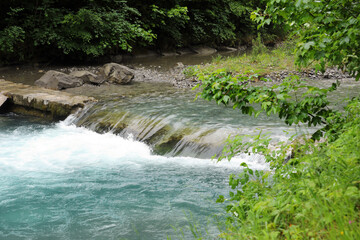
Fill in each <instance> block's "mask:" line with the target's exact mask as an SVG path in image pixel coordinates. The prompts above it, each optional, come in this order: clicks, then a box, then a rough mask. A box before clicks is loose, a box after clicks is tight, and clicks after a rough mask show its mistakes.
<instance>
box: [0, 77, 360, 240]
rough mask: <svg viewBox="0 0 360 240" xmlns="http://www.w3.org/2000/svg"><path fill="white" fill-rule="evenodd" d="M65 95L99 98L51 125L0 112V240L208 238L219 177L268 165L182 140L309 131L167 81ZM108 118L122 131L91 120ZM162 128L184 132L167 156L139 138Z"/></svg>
mask: <svg viewBox="0 0 360 240" xmlns="http://www.w3.org/2000/svg"><path fill="white" fill-rule="evenodd" d="M23 73H24V74H21V73H20V74H15V75H11V76H10V75H9V76H4V78H6V79H10V80H11V79H13V80H14V81H16V80H18V81H20V82H22V81H23V80H22V79H27V81H28V80H29V76H30V77H31V74H29V72H23ZM33 75H34V77H33V78H34V79H33V80H35V79H36V77H38V75H39V73H38V72H37V71H35V72H34V74H33ZM33 80H31V81H33ZM317 84H318V85H320V86H321V85H326V84H328V81H326V80H325V81H323V82H321V81H318V82H317ZM94 89H95V90H94ZM74 91H75V92H74V93H77V94H88V95H91V96H95V97H97V98H99V99H102V100H101V101H99V102H98V103H97V104H95V105H94V106H91V107H90V108H89V109H85V110H84V112H80V113H77V114H76V115H73V116H70V117H69V118H68V119H66V120H65V121H61V122H56V123H51V122H46V121H44V120H42V119H37V118H30V117H23V116H18V115H15V114H12V113H8V114H0V179H1V184H0V239H4V240H17V239H19V240H20V239H44V240H45V239H51V240H53V239H150V240H151V239H166V238H167V237H169V238H171V239H179V238H180V239H191V238H193V237H194V235H193V233H192V232H197V236H199V235H200V234H201V235H202V236H203V237H205V238H208V239H214V238H216V236H217V234H218V233H219V230H218V224H217V222H216V219H223V218H224V217H225V216H223V215H221V214H220V213H224V212H225V211H224V209H223V208H224V205H221V204H218V203H215V201H216V199H217V197H218V196H219V195H227V194H228V192H229V190H230V188H229V186H228V176H229V175H230V174H232V173H235V174H236V173H239V172H241V171H242V168H241V167H240V163H241V162H246V163H247V164H248V165H249V166H250V167H251V168H253V169H259V170H267V169H268V164H266V163H265V162H264V160H263V159H262V158H261V157H260V156H257V155H253V156H248V155H241V156H238V157H236V158H235V159H233V160H232V161H231V162H227V161H224V162H220V163H217V162H216V161H215V160H211V159H210V157H209V154H212V153H213V152H212V151H210V150H211V149H210V148H209V149H210V150H209V151H208V150H206V151H205V150H204V148H199V146H198V145H191V144H193V143H194V142H196V141H200V140H201V141H203V142H205V143H206V144H207V143H209V144H210V143H213V142H221V141H223V140H224V139H225V138H226V136H227V135H228V134H238V133H245V134H249V133H250V134H251V133H255V132H257V131H258V130H257V129H262V130H264V131H269V132H270V133H271V135H272V136H273V137H275V138H277V139H278V140H279V139H286V138H287V137H288V136H289V135H291V134H293V133H295V132H297V131H299V130H300V131H302V132H305V133H306V132H307V133H308V132H312V131H313V129H306V128H302V129H295V130H294V128H289V127H287V126H285V125H284V124H282V123H281V121H279V120H277V119H276V118H270V119H269V118H266V117H265V116H260V117H259V118H258V119H253V118H251V117H247V116H243V115H241V114H240V113H239V112H238V111H234V110H232V109H231V107H228V108H225V107H222V106H216V104H215V103H207V102H203V101H201V102H194V101H193V99H194V96H195V93H194V92H191V91H190V90H179V89H174V88H172V87H171V86H168V85H166V84H165V85H157V84H152V83H141V84H140V83H138V84H133V85H131V86H122V87H118V88H116V87H113V86H105V87H104V88H94V87H89V88H83V89H78V90H74ZM337 94H338V95H336V96H333V97H332V98H333V99H335V100H336V99H342V98H344V97H352V96H354V95H357V94H358V85H357V84H354V83H353V82H350V83H348V84H345V85H344V87H343V88H342V89H340V90H339V91H338V92H337ZM335 102H336V101H335ZM337 103H338V104H340V105H341V101H337ZM92 116H97V117H96V118H92ZM117 118H118V119H117ZM89 119H90V120H89ZM109 119H110V120H112V119H115V123H116V124H121V123H122V122H121V121H122V120H121V119H126V122H125V123H126V126H127V127H125V128H123V129H122V130H121V131H119V132H116V131H114V129H109V131H103V130H101V131H99V129H98V128H97V124H98V122H100V121H108V120H109ZM110 120H109V121H110ZM124 121H125V120H124ZM165 127H166V128H167V129H169V130H168V132H167V133H168V134H172V133H177V132H179V131H180V132H181V131H184V130H183V129H185V130H186V131H187V133H186V134H185V135H184V136H183V139H182V140H181V141H180V142H178V143H177V144H176V145H175V146H173V149H172V150H171V151H170V152H167V154H164V155H159V154H157V153H156V152H154V151H153V148H152V145H151V144H145V143H144V142H140V141H138V140H140V137H142V139H145V140H146V139H147V137H151V136H152V135H156V134H157V133H158V132H159V131H160V130H161V129H164V128H165ZM134 129H135V130H136V129H138V130H139V131H138V135H134V134H133V132H134V131H130V130H134ZM97 132H99V133H97ZM286 132H288V133H289V134H287V133H286ZM125 133H126V134H125ZM205 133H206V134H208V133H209V134H208V135H206V134H205ZM205 135H206V136H205ZM158 139H159V138H156V141H160V140H158ZM199 139H200V140H199ZM145 142H146V141H145ZM153 142H155V140H153ZM180 148H181V149H180ZM179 149H180V150H181V151H180V150H179ZM215 150H218V149H215ZM219 214H220V215H219ZM215 215H216V216H215ZM194 226H196V228H194Z"/></svg>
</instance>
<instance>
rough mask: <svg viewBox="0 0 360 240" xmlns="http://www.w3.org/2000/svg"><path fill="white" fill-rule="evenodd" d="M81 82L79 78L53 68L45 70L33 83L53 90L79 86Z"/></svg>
mask: <svg viewBox="0 0 360 240" xmlns="http://www.w3.org/2000/svg"><path fill="white" fill-rule="evenodd" d="M83 84H84V82H83V80H82V79H81V78H77V77H74V76H71V75H68V74H65V73H62V72H57V71H53V70H50V71H48V72H46V73H45V74H44V75H43V76H42V77H41V78H40V79H38V80H36V81H35V85H37V86H39V87H44V88H49V89H55V90H61V89H66V88H74V87H80V86H81V85H83Z"/></svg>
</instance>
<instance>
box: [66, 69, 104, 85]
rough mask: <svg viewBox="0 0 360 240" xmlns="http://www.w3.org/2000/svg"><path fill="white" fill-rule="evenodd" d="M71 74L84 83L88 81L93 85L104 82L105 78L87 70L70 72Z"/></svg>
mask: <svg viewBox="0 0 360 240" xmlns="http://www.w3.org/2000/svg"><path fill="white" fill-rule="evenodd" d="M70 75H71V76H74V77H77V78H81V79H82V80H83V82H84V83H90V84H95V85H100V84H102V83H104V82H105V78H104V77H101V76H98V75H96V74H94V73H91V72H89V71H74V72H71V73H70Z"/></svg>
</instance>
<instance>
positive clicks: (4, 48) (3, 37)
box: [0, 26, 25, 54]
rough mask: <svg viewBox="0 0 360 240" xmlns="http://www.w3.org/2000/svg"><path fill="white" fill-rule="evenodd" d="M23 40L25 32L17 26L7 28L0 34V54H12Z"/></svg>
mask: <svg viewBox="0 0 360 240" xmlns="http://www.w3.org/2000/svg"><path fill="white" fill-rule="evenodd" d="M24 39H25V31H24V29H22V28H21V27H18V26H9V27H6V28H5V29H4V30H2V31H1V32H0V52H3V53H4V54H13V53H14V52H15V49H17V46H19V45H21V44H22V43H23V42H24Z"/></svg>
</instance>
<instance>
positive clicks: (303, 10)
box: [252, 0, 360, 80]
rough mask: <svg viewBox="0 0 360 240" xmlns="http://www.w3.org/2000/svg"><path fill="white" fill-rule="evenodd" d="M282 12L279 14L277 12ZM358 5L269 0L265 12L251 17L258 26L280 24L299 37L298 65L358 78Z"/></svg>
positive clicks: (347, 1)
mask: <svg viewBox="0 0 360 240" xmlns="http://www.w3.org/2000/svg"><path fill="white" fill-rule="evenodd" d="M280 9H281V10H280ZM359 12H360V2H358V1H351V0H338V1H334V0H330V1H308V0H299V1H292V0H282V1H278V0H271V1H269V2H268V5H267V8H266V10H265V11H264V12H263V13H262V11H261V10H258V11H255V12H254V13H253V15H252V18H253V19H256V21H258V22H259V23H260V26H264V25H267V24H270V23H271V22H275V23H281V24H283V26H284V28H288V29H291V30H292V31H293V33H294V34H296V35H298V36H299V37H300V38H299V41H298V44H297V51H296V56H297V63H298V64H299V65H301V66H306V65H307V64H309V63H310V62H313V61H317V62H318V65H317V67H318V69H319V70H324V69H325V66H326V63H329V64H330V65H335V66H339V67H340V68H342V69H344V70H346V71H349V72H350V73H351V74H353V75H354V76H356V79H357V80H358V79H359V78H360V58H359V52H360V51H359V50H360V45H359V42H360V19H359Z"/></svg>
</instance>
